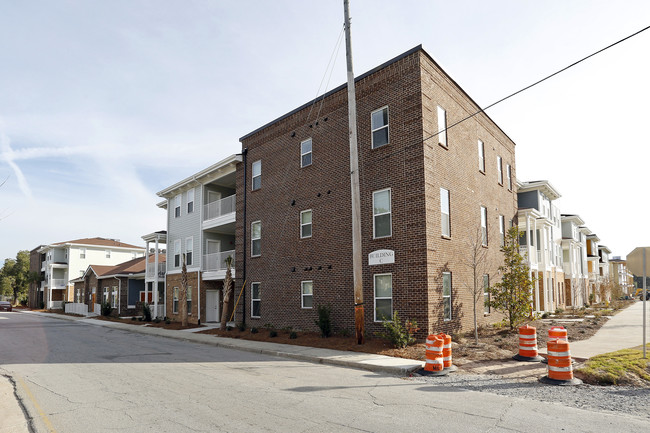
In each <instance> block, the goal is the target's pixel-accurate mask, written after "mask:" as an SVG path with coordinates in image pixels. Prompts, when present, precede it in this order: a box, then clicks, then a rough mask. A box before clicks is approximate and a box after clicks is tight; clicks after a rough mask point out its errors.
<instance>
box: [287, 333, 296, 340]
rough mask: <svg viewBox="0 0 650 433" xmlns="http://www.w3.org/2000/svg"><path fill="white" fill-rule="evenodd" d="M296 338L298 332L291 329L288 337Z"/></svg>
mask: <svg viewBox="0 0 650 433" xmlns="http://www.w3.org/2000/svg"><path fill="white" fill-rule="evenodd" d="M296 338H298V333H297V332H296V331H291V333H289V339H291V340H295V339H296Z"/></svg>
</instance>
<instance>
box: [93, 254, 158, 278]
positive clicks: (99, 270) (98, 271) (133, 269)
mask: <svg viewBox="0 0 650 433" xmlns="http://www.w3.org/2000/svg"><path fill="white" fill-rule="evenodd" d="M145 259H146V258H145V257H138V258H135V259H133V260H129V261H128V262H124V263H120V264H118V265H114V266H110V265H90V266H88V269H86V272H85V273H84V276H86V275H87V274H88V272H89V271H92V272H93V273H94V274H95V275H97V278H110V277H114V276H118V275H137V274H144V273H145V271H146V269H147V267H146V265H145ZM166 260H167V256H166V255H165V254H160V255H158V263H165V262H166ZM155 261H156V258H155V256H149V263H155Z"/></svg>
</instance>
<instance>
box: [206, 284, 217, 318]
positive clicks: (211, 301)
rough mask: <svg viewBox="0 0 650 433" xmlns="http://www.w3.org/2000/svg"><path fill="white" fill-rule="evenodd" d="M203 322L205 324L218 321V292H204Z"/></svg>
mask: <svg viewBox="0 0 650 433" xmlns="http://www.w3.org/2000/svg"><path fill="white" fill-rule="evenodd" d="M205 321H206V322H218V321H219V291H218V290H206V291H205Z"/></svg>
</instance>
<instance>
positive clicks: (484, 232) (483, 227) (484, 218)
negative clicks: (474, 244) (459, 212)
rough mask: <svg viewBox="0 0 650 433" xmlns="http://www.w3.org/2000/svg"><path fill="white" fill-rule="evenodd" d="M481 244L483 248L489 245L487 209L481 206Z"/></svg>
mask: <svg viewBox="0 0 650 433" xmlns="http://www.w3.org/2000/svg"><path fill="white" fill-rule="evenodd" d="M481 242H482V243H483V246H487V244H488V229H487V208H486V207H485V206H481Z"/></svg>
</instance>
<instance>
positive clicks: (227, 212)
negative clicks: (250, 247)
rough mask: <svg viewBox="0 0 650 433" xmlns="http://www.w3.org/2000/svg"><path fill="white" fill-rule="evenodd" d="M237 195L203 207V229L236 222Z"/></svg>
mask: <svg viewBox="0 0 650 433" xmlns="http://www.w3.org/2000/svg"><path fill="white" fill-rule="evenodd" d="M235 206H236V195H235V194H233V195H231V196H228V197H226V198H222V199H221V200H216V201H213V202H212V203H208V204H206V205H203V229H204V230H205V229H209V228H211V227H215V226H218V225H223V224H234V222H235Z"/></svg>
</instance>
